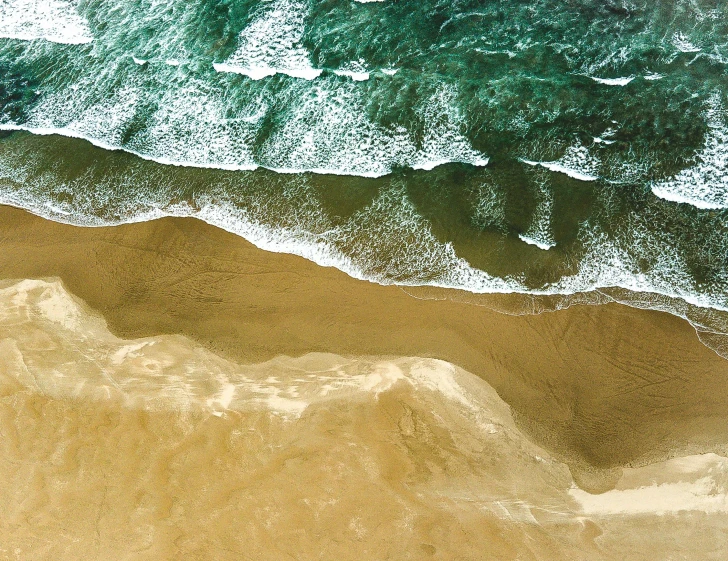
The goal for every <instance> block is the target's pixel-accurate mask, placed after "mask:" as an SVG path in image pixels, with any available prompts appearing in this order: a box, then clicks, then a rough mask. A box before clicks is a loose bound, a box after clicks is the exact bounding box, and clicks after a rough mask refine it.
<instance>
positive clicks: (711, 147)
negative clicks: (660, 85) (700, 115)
mask: <svg viewBox="0 0 728 561" xmlns="http://www.w3.org/2000/svg"><path fill="white" fill-rule="evenodd" d="M706 120H707V123H708V133H707V135H706V138H705V146H704V147H703V149H702V150H701V151H700V152H698V154H697V155H696V157H695V163H694V165H693V166H691V167H689V168H687V169H684V170H683V171H681V172H680V173H678V174H677V175H675V176H674V177H672V178H671V179H668V180H666V181H659V182H655V183H652V184H651V186H650V187H651V189H652V192H653V193H654V194H655V195H657V196H658V197H660V198H662V199H666V200H668V201H674V202H678V203H687V204H691V205H693V206H695V207H698V208H702V209H719V208H728V148H727V147H728V126H726V111H725V109H724V107H723V104H722V103H721V100H720V95H719V94H715V95H713V96H712V97H711V98H710V101H709V106H708V111H707V119H706Z"/></svg>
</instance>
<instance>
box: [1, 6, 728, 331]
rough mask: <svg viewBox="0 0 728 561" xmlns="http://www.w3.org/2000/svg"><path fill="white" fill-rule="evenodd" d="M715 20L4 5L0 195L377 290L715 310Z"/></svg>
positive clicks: (718, 93)
mask: <svg viewBox="0 0 728 561" xmlns="http://www.w3.org/2000/svg"><path fill="white" fill-rule="evenodd" d="M727 16H728V8H726V7H725V5H724V4H723V3H721V2H718V1H712V2H709V1H703V0H693V1H687V0H685V1H682V0H679V1H665V2H646V1H645V2H631V1H626V0H625V1H616V0H611V1H606V2H605V1H599V2H597V1H594V0H580V1H577V0H573V1H564V0H560V1H551V0H541V1H515V0H512V1H499V2H496V1H482V0H481V1H477V2H476V1H450V2H437V1H414V0H402V1H395V0H383V1H381V2H366V3H362V2H356V1H348V0H327V1H310V2H307V1H300V0H273V1H241V0H228V1H224V0H184V1H183V0H178V1H169V2H154V1H142V0H135V1H132V0H120V1H114V2H111V1H109V0H86V1H84V0H81V1H72V0H69V1H66V0H50V1H44V2H41V1H39V0H9V1H6V2H4V3H2V4H0V128H2V129H3V131H5V132H4V133H3V136H2V138H0V202H4V203H8V204H14V205H17V206H22V207H25V208H28V209H31V210H33V211H34V212H37V213H40V214H43V215H44V216H47V217H49V218H52V219H56V220H62V221H66V222H72V223H77V224H94V225H98V224H111V223H119V222H126V221H133V220H146V219H151V218H154V217H157V216H162V215H166V214H176V215H196V216H199V217H200V218H203V219H204V220H207V221H208V222H211V223H214V224H217V225H219V226H221V227H224V228H226V229H228V230H231V231H233V232H236V233H238V234H240V235H242V236H245V237H246V238H248V239H249V240H251V241H253V242H254V243H256V244H257V245H259V246H260V247H264V248H266V249H271V250H275V251H286V252H291V253H296V254H300V255H303V256H305V257H307V258H309V259H312V260H314V261H316V262H318V263H320V264H322V265H332V266H336V267H338V268H340V269H342V270H344V271H346V272H348V273H349V274H351V275H353V276H356V277H359V278H366V279H369V280H374V281H376V282H381V283H398V284H409V285H418V284H430V285H437V286H447V287H457V288H462V289H465V290H468V291H471V292H478V293H481V292H524V293H538V294H572V293H576V292H581V291H589V290H594V289H600V288H608V287H621V288H624V289H629V290H631V291H634V292H640V293H647V294H653V295H654V296H655V298H654V307H665V306H666V305H665V304H664V302H665V298H667V300H669V301H670V302H673V304H670V305H669V306H667V307H668V308H669V309H670V310H671V311H673V312H675V313H681V314H682V312H679V311H676V310H677V309H678V308H680V306H679V304H675V302H680V301H684V302H688V303H690V304H692V305H694V306H697V307H700V308H703V309H706V310H727V309H728V168H727V167H726V166H727V162H728V148H726V141H728V114H727V113H726V108H725V107H726V85H727V84H728V77H727V76H726V68H727V64H728V17H727ZM69 137H74V138H73V139H72V138H69ZM81 139H82V140H81ZM89 143H91V144H93V145H95V147H94V146H92V145H91V144H89ZM112 149H113V151H112ZM117 149H122V150H123V151H121V152H120V151H118V150H117ZM640 302H642V303H643V305H646V306H648V307H649V306H650V305H651V304H650V301H649V298H648V299H645V298H643V297H641V300H640ZM645 302H646V303H645ZM682 315H684V314H682ZM716 329H718V328H716ZM720 329H722V328H720Z"/></svg>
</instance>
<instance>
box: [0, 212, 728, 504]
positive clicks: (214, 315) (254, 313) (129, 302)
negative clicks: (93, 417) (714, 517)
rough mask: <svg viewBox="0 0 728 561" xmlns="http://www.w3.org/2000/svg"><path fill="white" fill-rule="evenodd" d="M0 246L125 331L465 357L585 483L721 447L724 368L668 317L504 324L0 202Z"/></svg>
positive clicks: (140, 226) (10, 270)
mask: <svg viewBox="0 0 728 561" xmlns="http://www.w3.org/2000/svg"><path fill="white" fill-rule="evenodd" d="M0 250H1V251H0V279H3V280H7V279H22V278H49V277H58V278H60V279H61V280H62V281H63V283H64V285H65V286H66V287H67V289H68V290H69V291H70V292H71V293H72V294H74V295H75V296H77V297H79V298H81V299H82V300H83V301H85V302H86V303H87V304H88V305H89V306H90V307H91V308H92V309H94V310H96V311H97V312H98V313H100V314H101V315H102V316H103V317H104V318H105V320H106V321H107V323H108V326H109V328H110V330H111V331H112V332H113V333H114V334H116V335H118V336H121V337H124V338H139V337H145V336H152V335H160V334H181V335H185V336H187V337H189V338H191V339H192V340H194V341H195V342H197V343H199V344H201V345H202V346H204V347H206V348H208V349H210V350H212V351H213V352H215V353H219V354H221V355H223V356H224V357H228V358H230V359H232V360H235V361H239V362H244V363H256V362H263V361H265V360H270V359H272V358H274V357H276V356H280V355H286V356H291V357H299V356H303V355H306V354H308V353H312V352H314V353H315V352H323V353H332V354H336V355H341V356H400V357H408V356H418V357H423V358H436V359H440V360H445V361H447V362H450V363H452V364H455V365H457V366H458V367H461V368H463V369H465V370H467V371H468V372H471V373H473V374H475V375H477V376H479V377H480V378H482V379H484V380H485V381H486V382H488V383H489V384H490V385H491V386H492V387H494V389H495V390H496V391H497V393H498V394H499V396H500V397H501V398H502V399H503V400H504V401H505V402H506V403H507V404H508V405H509V406H510V407H511V409H512V411H513V414H514V417H515V419H516V421H517V423H518V425H519V427H520V428H522V429H524V430H525V431H526V433H527V434H528V435H529V437H530V438H531V439H533V440H534V441H535V442H536V443H537V444H539V445H541V446H543V447H545V448H546V449H547V450H549V451H551V452H552V453H554V454H555V455H556V456H557V457H559V458H560V459H562V460H564V461H566V462H567V463H568V464H569V466H570V468H571V471H572V473H573V474H574V477H575V479H577V481H578V482H579V484H580V485H581V486H583V487H584V488H587V489H592V490H605V489H609V488H611V486H613V485H614V483H615V481H616V479H615V478H617V477H618V471H619V468H621V467H622V466H626V465H632V466H639V465H645V464H648V463H652V462H656V461H661V460H665V459H668V458H670V457H673V456H678V455H679V456H682V455H689V454H697V453H704V452H716V453H724V454H725V453H726V450H727V448H726V444H727V443H728V430H726V429H725V428H724V427H725V426H728V424H727V422H728V391H726V390H727V389H728V387H727V384H726V382H725V381H724V379H725V374H726V373H728V361H726V360H724V359H722V358H721V357H720V356H718V355H717V354H715V353H714V352H713V351H712V350H711V349H709V348H707V347H706V346H704V345H703V344H702V343H701V342H700V341H699V340H698V337H697V336H696V333H695V331H694V329H693V327H692V326H691V325H690V324H689V323H688V322H687V321H684V320H682V319H679V318H677V317H675V316H672V315H669V314H667V313H663V312H655V311H649V310H640V309H636V308H630V307H627V306H623V305H619V304H613V303H610V304H604V305H597V306H579V305H574V306H571V307H570V308H568V309H564V310H559V311H557V312H554V313H548V314H538V315H519V316H510V315H505V314H502V313H498V312H495V311H492V310H490V309H488V308H486V307H484V306H483V305H478V306H475V305H472V304H468V303H461V302H456V301H454V300H450V299H448V300H431V299H428V300H422V299H418V298H415V297H413V296H410V295H409V294H407V292H405V290H403V289H402V288H399V287H396V286H381V285H376V284H373V283H369V282H366V281H359V280H355V279H352V278H351V277H349V276H347V275H346V274H345V273H343V272H341V271H338V270H336V269H333V268H324V267H320V266H318V265H315V264H313V263H311V262H309V261H306V260H305V259H303V258H300V257H297V256H292V255H287V254H277V253H270V252H266V251H264V250H260V249H257V248H255V247H254V246H253V245H252V244H250V243H249V242H247V241H245V240H244V239H242V238H240V237H238V236H235V235H233V234H230V233H228V232H225V231H223V230H220V229H218V228H215V227H213V226H210V225H208V224H206V223H203V222H201V221H199V220H197V219H194V218H162V219H158V220H155V221H151V222H143V223H135V224H125V225H120V226H115V227H94V228H83V227H77V226H69V225H65V224H60V223H56V222H52V221H48V220H45V219H43V218H39V217H37V216H34V215H32V214H30V213H28V212H26V211H22V210H19V209H16V208H12V207H0ZM452 292H453V293H455V292H456V291H452ZM519 298H521V297H520V296H519V295H514V296H513V302H516V304H517V303H518V301H519V300H518V299H519ZM493 302H497V303H498V305H499V306H500V305H502V302H503V296H499V297H498V298H497V299H494V300H493Z"/></svg>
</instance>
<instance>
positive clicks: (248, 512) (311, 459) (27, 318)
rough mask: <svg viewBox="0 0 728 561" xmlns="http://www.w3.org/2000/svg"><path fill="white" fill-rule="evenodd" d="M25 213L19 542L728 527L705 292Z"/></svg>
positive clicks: (531, 539) (571, 547) (680, 548)
mask: <svg viewBox="0 0 728 561" xmlns="http://www.w3.org/2000/svg"><path fill="white" fill-rule="evenodd" d="M0 214H1V216H0V279H6V280H5V281H2V284H0V374H2V377H1V378H0V396H1V400H0V411H1V412H0V433H1V434H2V435H3V438H2V440H1V442H2V446H3V449H2V451H0V483H1V484H0V496H1V497H2V504H3V505H4V512H3V514H2V515H0V559H1V558H8V559H80V558H84V559H86V558H88V559H104V560H105V559H135V560H136V559H180V558H182V559H286V558H291V559H306V560H308V559H336V560H340V559H386V558H391V559H427V558H434V559H448V560H449V559H655V558H670V557H672V558H690V559H720V558H722V557H721V553H722V552H723V551H724V550H725V548H726V546H728V544H726V537H725V536H726V535H728V534H726V529H728V498H727V497H728V494H727V493H728V483H726V482H727V481H728V461H726V459H725V458H724V457H723V456H727V455H728V451H726V446H725V444H726V442H728V431H727V430H726V428H725V427H727V426H728V424H727V423H726V421H728V391H726V390H728V383H727V381H728V376H726V375H727V374H728V362H727V361H726V360H724V359H722V358H721V357H719V356H718V355H717V354H715V353H714V352H713V351H711V350H710V349H708V348H707V347H705V346H703V345H702V344H701V343H700V342H699V340H698V338H697V337H696V334H695V332H694V330H693V329H692V327H691V326H690V325H689V324H688V323H687V322H685V321H683V320H680V319H679V318H675V317H673V316H670V315H667V314H663V313H658V312H652V311H643V310H636V309H632V308H628V307H625V306H621V305H617V304H608V305H601V306H573V307H571V308H569V309H566V310H561V311H558V312H554V313H544V314H540V315H523V316H507V315H503V314H500V313H497V312H494V311H492V310H490V309H488V308H487V307H483V306H475V305H472V304H467V303H461V302H457V301H454V300H450V299H444V300H426V299H419V298H414V297H412V296H411V295H410V294H408V293H407V292H405V291H404V290H402V289H400V288H397V287H383V286H379V285H375V284H372V283H368V282H362V281H357V280H354V279H351V278H350V277H347V276H346V275H344V274H343V273H341V272H339V271H337V270H334V269H326V268H321V267H318V266H316V265H314V264H312V263H310V262H307V261H305V260H303V259H301V258H297V257H294V256H290V255H281V254H271V253H267V252H263V251H261V250H258V249H256V248H255V247H253V246H252V245H250V244H249V243H247V242H246V241H244V240H243V239H241V238H239V237H236V236H233V235H230V234H228V233H226V232H223V231H220V230H218V229H216V228H213V227H211V226H208V225H206V224H204V223H201V222H199V221H197V220H194V219H171V218H170V219H162V220H158V221H154V222H148V223H142V224H131V225H124V226H119V227H114V228H76V227H72V226H67V225H61V224H57V223H53V222H48V221H45V220H43V219H40V218H38V217H35V216H32V215H30V214H28V213H26V212H23V211H19V210H16V209H11V208H2V209H0ZM54 277H55V278H57V279H60V280H57V279H54ZM11 279H18V280H15V281H13V280H11ZM20 279H48V280H25V281H22V280H20ZM71 294H73V295H74V296H71ZM76 297H79V298H81V299H82V300H83V302H82V301H80V300H77V299H76ZM514 298H518V297H515V296H514ZM84 302H85V303H84ZM99 314H100V315H99ZM444 361H446V362H444ZM471 373H472V374H471ZM494 390H495V391H494ZM496 392H497V393H496ZM506 404H507V405H506ZM715 454H718V455H715ZM684 456H690V457H684ZM681 457H682V458H681ZM648 464H651V465H648ZM627 465H631V466H632V467H628V468H626V469H625V470H624V471H623V469H622V468H624V466H627ZM587 491H606V492H604V493H603V494H601V495H592V494H589V493H588V492H587Z"/></svg>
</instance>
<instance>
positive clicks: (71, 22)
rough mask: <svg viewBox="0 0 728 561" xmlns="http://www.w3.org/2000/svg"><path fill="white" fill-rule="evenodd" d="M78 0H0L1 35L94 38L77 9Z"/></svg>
mask: <svg viewBox="0 0 728 561" xmlns="http://www.w3.org/2000/svg"><path fill="white" fill-rule="evenodd" d="M79 3H80V2H79V0H3V1H2V2H0V37H3V38H7V39H21V40H26V41H32V40H34V39H45V40H46V41H52V42H54V43H66V44H69V45H78V44H83V43H90V42H91V41H93V36H92V35H91V30H90V29H89V26H88V22H87V21H86V20H85V19H84V18H83V17H82V16H81V15H80V14H79V13H78V5H79Z"/></svg>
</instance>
